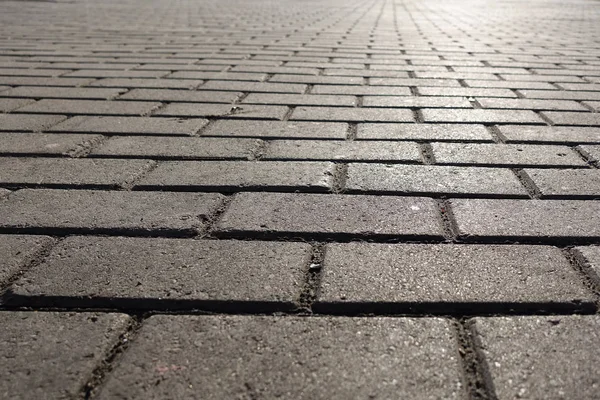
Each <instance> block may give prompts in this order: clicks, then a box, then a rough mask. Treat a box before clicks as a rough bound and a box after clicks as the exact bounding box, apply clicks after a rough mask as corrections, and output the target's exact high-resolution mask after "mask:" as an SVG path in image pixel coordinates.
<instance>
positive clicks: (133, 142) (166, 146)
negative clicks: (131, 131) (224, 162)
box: [91, 136, 257, 159]
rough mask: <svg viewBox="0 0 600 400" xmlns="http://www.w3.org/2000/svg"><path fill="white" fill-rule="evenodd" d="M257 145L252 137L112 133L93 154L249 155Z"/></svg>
mask: <svg viewBox="0 0 600 400" xmlns="http://www.w3.org/2000/svg"><path fill="white" fill-rule="evenodd" d="M256 147H257V142H256V140H253V139H236V140H232V139H225V138H196V137H194V138H184V137H177V138H174V137H173V138H171V137H142V136H138V137H131V136H126V137H115V138H112V139H110V140H108V141H107V142H105V143H104V144H103V145H101V146H100V147H97V148H96V149H94V150H93V151H92V152H91V155H92V156H103V157H114V156H121V157H136V158H171V159H207V158H208V159H222V158H228V159H248V158H250V157H251V156H252V151H253V150H254V149H255V148H256Z"/></svg>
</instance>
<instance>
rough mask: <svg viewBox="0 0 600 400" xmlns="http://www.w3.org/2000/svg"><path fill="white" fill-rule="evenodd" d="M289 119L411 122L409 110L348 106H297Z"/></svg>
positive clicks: (411, 115) (411, 116)
mask: <svg viewBox="0 0 600 400" xmlns="http://www.w3.org/2000/svg"><path fill="white" fill-rule="evenodd" d="M290 119H291V120H306V121H349V122H412V121H414V117H413V114H412V112H410V111H409V110H395V109H381V108H349V107H346V108H344V107H297V108H296V109H295V110H294V112H293V113H292V116H291V117H290Z"/></svg>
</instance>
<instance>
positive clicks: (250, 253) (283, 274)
mask: <svg viewBox="0 0 600 400" xmlns="http://www.w3.org/2000/svg"><path fill="white" fill-rule="evenodd" d="M309 260H310V246H309V245H307V244H303V243H277V242H258V241H253V242H247V241H227V240H223V241H215V240H187V239H145V238H123V237H117V238H102V237H90V236H79V237H70V238H68V239H66V240H65V241H64V242H62V243H61V244H60V245H59V246H58V247H56V248H55V249H54V250H53V252H52V253H51V254H50V256H49V257H48V258H47V259H46V260H45V261H44V263H43V264H41V265H39V266H37V267H35V268H33V269H31V270H29V271H28V272H27V273H26V274H25V275H24V276H23V277H22V278H21V279H19V280H18V281H17V282H15V283H14V284H13V285H12V286H11V294H12V295H13V296H16V297H18V298H19V299H18V301H19V302H22V303H23V304H28V301H29V300H31V301H33V304H37V303H36V298H40V297H41V298H43V297H52V298H69V299H70V300H71V302H73V300H74V299H81V300H82V301H87V302H90V303H92V302H94V301H97V302H98V304H113V306H118V305H119V304H120V303H119V302H122V303H123V305H125V306H126V307H127V306H129V307H135V308H146V309H154V308H157V307H158V306H159V305H160V303H161V302H163V303H165V302H166V303H167V305H166V306H167V307H169V306H170V307H176V306H177V302H178V301H188V302H194V304H195V305H196V306H199V307H202V305H204V304H206V305H210V304H213V305H214V304H215V303H224V305H223V307H226V306H227V305H228V304H227V303H233V302H249V303H264V304H266V305H270V306H271V307H272V308H274V309H280V310H282V309H290V308H293V307H295V303H296V302H297V301H298V299H299V297H300V291H301V288H302V284H303V275H304V269H305V268H306V266H307V265H308V262H309ZM38 301H39V300H38ZM48 301H51V300H48ZM56 301H57V302H58V303H57V304H58V305H60V304H61V303H60V302H61V300H56ZM62 301H63V302H66V301H67V300H62ZM275 303H278V304H275ZM229 306H230V307H231V305H229ZM217 307H218V305H217ZM263 307H264V306H263Z"/></svg>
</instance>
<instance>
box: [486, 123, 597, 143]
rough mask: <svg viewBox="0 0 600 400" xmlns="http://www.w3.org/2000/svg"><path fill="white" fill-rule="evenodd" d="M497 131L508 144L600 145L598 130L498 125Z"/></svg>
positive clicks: (589, 128)
mask: <svg viewBox="0 0 600 400" xmlns="http://www.w3.org/2000/svg"><path fill="white" fill-rule="evenodd" d="M498 129H500V132H501V133H502V135H504V137H505V138H506V141H507V142H508V143H518V142H522V143H527V142H533V143H557V144H577V143H600V128H591V127H564V126H524V125H500V126H498Z"/></svg>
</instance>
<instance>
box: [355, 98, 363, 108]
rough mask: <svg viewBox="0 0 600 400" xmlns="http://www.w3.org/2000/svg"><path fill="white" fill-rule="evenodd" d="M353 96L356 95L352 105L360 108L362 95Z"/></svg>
mask: <svg viewBox="0 0 600 400" xmlns="http://www.w3.org/2000/svg"><path fill="white" fill-rule="evenodd" d="M355 97H356V103H355V104H354V106H355V107H356V108H361V107H362V106H363V101H364V96H355Z"/></svg>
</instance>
